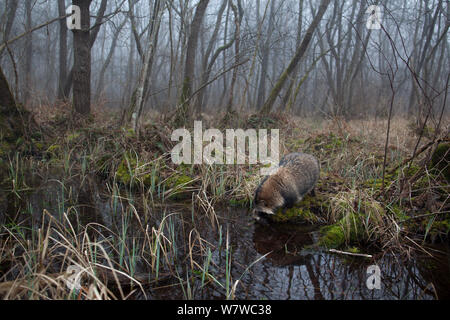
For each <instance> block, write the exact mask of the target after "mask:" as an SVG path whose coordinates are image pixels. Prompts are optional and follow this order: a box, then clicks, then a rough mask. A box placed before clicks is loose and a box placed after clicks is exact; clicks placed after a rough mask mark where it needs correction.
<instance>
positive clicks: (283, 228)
mask: <svg viewBox="0 0 450 320" xmlns="http://www.w3.org/2000/svg"><path fill="white" fill-rule="evenodd" d="M87 185H88V186H89V187H88V188H87V191H86V190H84V191H83V192H75V191H74V190H75V189H72V188H68V187H67V186H66V187H64V188H62V187H61V184H60V183H59V182H48V183H47V184H45V185H44V186H42V187H40V188H38V190H37V191H36V192H34V193H31V194H30V195H29V196H27V198H26V199H22V202H21V203H22V209H21V210H25V211H27V212H28V213H29V214H30V216H31V217H33V219H36V220H39V217H40V216H41V212H42V210H43V209H45V208H47V209H48V210H49V211H52V208H53V209H54V210H53V212H61V211H64V207H66V208H67V207H68V206H69V205H72V206H74V207H76V208H77V215H76V219H75V220H74V221H76V223H78V224H80V225H86V224H88V223H90V222H96V223H99V224H102V225H104V226H106V227H107V228H109V229H111V230H118V231H120V230H123V224H124V219H123V217H122V218H121V217H120V214H119V215H118V212H122V213H123V212H126V211H127V210H124V205H123V204H122V202H115V201H111V196H110V193H109V195H108V193H107V192H105V191H100V190H102V187H99V186H98V185H95V184H94V185H92V184H87ZM63 190H64V191H63ZM63 192H64V193H66V194H65V195H64V194H63ZM68 192H70V193H72V194H71V199H72V200H71V203H68V201H61V199H64V198H65V197H66V196H67V193H68ZM74 194H76V196H74ZM73 199H76V201H77V203H73ZM136 202H137V201H136ZM61 207H63V208H61ZM1 210H2V211H8V212H9V213H10V212H12V211H13V206H12V205H11V204H9V205H6V206H5V205H3V206H2V207H1ZM163 211H164V215H165V216H167V215H168V214H171V213H175V214H174V217H177V218H176V220H174V222H173V224H172V227H173V228H174V230H173V232H174V234H175V235H174V239H177V241H178V242H179V243H178V246H179V247H180V248H184V251H183V250H182V249H179V250H178V252H179V253H180V257H179V259H178V261H182V262H181V263H179V265H178V266H177V267H175V270H176V271H177V272H178V276H179V278H183V279H186V276H187V275H189V271H188V267H187V266H188V265H189V260H188V259H187V258H186V257H187V253H186V252H187V251H188V250H187V249H186V247H187V241H188V237H189V234H190V231H191V230H192V229H193V228H194V227H195V230H196V232H197V233H198V234H199V235H201V238H202V239H204V240H205V243H208V244H209V246H208V248H210V261H211V263H210V265H211V269H210V272H211V273H212V274H216V275H217V277H216V279H217V281H218V282H221V283H222V284H224V283H225V282H224V281H225V280H224V268H225V267H224V266H225V265H226V262H227V261H228V262H229V260H227V259H231V263H230V265H231V279H232V280H231V284H232V285H233V284H236V281H237V280H239V281H238V282H237V284H236V290H235V297H236V298H238V299H307V300H317V299H436V298H438V299H449V298H450V272H449V271H450V268H449V253H448V251H449V249H448V245H441V246H440V247H436V248H430V250H432V252H433V255H434V256H435V257H434V258H430V257H427V256H426V255H425V254H421V255H415V256H414V258H412V259H410V260H409V261H408V262H405V261H400V260H399V258H398V257H397V256H395V255H391V254H382V253H376V254H374V255H373V258H366V257H353V256H347V255H343V254H339V253H332V252H329V251H326V250H319V249H311V247H312V246H311V245H313V244H314V243H315V241H316V240H317V234H318V231H317V228H318V227H317V226H297V225H289V224H284V225H259V224H256V223H255V222H254V220H253V219H252V218H251V217H250V215H249V213H248V210H246V209H236V208H228V209H222V210H220V211H219V210H218V211H216V212H215V215H216V216H217V221H218V224H217V225H216V227H215V228H213V227H211V220H210V218H208V217H207V215H205V214H204V213H199V211H198V212H197V209H195V210H193V211H192V210H190V209H189V208H187V207H185V206H165V207H164V208H161V209H160V210H158V209H153V212H154V216H152V217H151V218H149V219H147V220H146V221H145V222H142V221H141V222H139V223H141V224H142V223H147V224H149V225H156V226H157V225H158V223H160V221H161V219H162V217H161V212H163ZM54 214H56V213H54ZM158 215H159V216H158ZM197 215H202V218H199V217H197ZM194 216H195V219H194ZM9 219H10V217H9V218H8V217H7V216H6V215H5V214H3V213H2V214H1V215H0V223H1V224H4V223H8V220H9ZM133 219H134V218H130V219H128V220H127V221H128V222H127V224H128V226H127V230H128V231H129V233H128V234H127V236H126V238H127V241H135V240H133V238H134V239H139V237H140V235H139V228H133V221H135V220H133ZM194 220H195V221H194ZM38 224H39V222H38ZM217 226H220V227H217ZM181 229H182V230H181ZM227 239H228V245H229V247H228V248H229V253H230V255H229V257H227V256H226V250H225V248H226V243H227ZM368 253H369V252H368ZM144 258H145V257H144ZM182 258H184V260H183V259H182ZM144 260H145V259H138V260H137V262H136V265H135V272H136V273H140V274H145V273H149V267H148V265H146V264H145V263H143V261H144ZM199 261H202V260H201V259H200V260H199ZM255 261H257V262H256V263H255ZM371 265H376V266H378V267H379V269H380V288H379V289H376V288H374V289H369V288H368V286H367V279H368V277H369V276H370V275H371V274H369V273H368V272H367V271H368V267H369V266H371ZM249 266H251V267H250V268H249ZM190 276H191V277H193V276H195V274H193V273H192V271H191V274H190ZM197 278H198V274H197ZM199 283H200V281H196V282H195V281H194V282H193V285H192V287H191V288H190V290H191V297H193V298H196V299H223V298H224V297H225V294H226V288H225V285H223V286H218V285H212V284H209V285H205V286H203V285H199ZM144 288H145V290H146V291H147V292H146V294H145V295H144V294H143V293H139V292H138V293H136V294H135V295H134V296H133V298H135V299H143V298H152V299H183V298H186V291H185V289H184V288H181V286H180V283H179V282H178V281H177V280H176V279H170V277H169V278H167V279H166V281H165V282H162V283H158V284H156V285H148V286H146V287H145V286H144Z"/></svg>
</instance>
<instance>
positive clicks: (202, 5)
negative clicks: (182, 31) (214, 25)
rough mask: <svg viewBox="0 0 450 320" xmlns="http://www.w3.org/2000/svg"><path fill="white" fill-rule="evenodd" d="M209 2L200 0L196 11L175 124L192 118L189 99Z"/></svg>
mask: <svg viewBox="0 0 450 320" xmlns="http://www.w3.org/2000/svg"><path fill="white" fill-rule="evenodd" d="M208 3H209V0H200V1H199V2H198V5H197V8H196V10H195V14H194V18H193V19H192V23H191V28H190V33H189V39H188V43H187V49H186V64H185V67H184V77H183V88H182V90H181V97H180V107H179V108H178V111H177V116H176V119H175V123H178V124H182V123H185V121H186V119H187V118H190V117H191V113H192V110H190V109H191V108H190V104H189V103H188V99H189V98H190V96H191V94H192V86H193V80H194V71H195V54H196V51H197V43H198V34H199V32H200V27H201V25H202V22H203V16H204V15H205V12H206V8H207V6H208Z"/></svg>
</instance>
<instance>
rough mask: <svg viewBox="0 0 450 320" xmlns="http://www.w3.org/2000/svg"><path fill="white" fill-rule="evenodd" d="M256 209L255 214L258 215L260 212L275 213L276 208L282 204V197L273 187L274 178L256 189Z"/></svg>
mask: <svg viewBox="0 0 450 320" xmlns="http://www.w3.org/2000/svg"><path fill="white" fill-rule="evenodd" d="M254 202H255V209H254V211H253V214H254V215H255V216H258V215H259V214H261V213H263V214H275V210H276V209H277V208H278V207H280V206H282V205H283V203H282V199H280V195H279V193H278V192H276V189H275V188H274V187H273V181H272V179H270V178H269V179H267V180H266V181H264V182H263V183H262V184H261V186H260V187H259V188H258V189H257V190H256V193H255V201H254Z"/></svg>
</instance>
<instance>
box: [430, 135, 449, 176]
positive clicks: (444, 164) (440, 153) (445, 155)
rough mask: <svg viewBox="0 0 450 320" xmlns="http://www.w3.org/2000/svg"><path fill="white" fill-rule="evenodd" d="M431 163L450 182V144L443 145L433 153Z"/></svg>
mask: <svg viewBox="0 0 450 320" xmlns="http://www.w3.org/2000/svg"><path fill="white" fill-rule="evenodd" d="M431 163H432V165H433V167H434V168H435V169H438V170H439V171H441V172H442V175H443V176H444V177H445V179H446V180H447V181H448V182H450V143H441V144H439V145H438V147H437V148H436V150H435V151H434V152H433V155H432V157H431Z"/></svg>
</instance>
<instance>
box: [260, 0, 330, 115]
mask: <svg viewBox="0 0 450 320" xmlns="http://www.w3.org/2000/svg"><path fill="white" fill-rule="evenodd" d="M330 1H331V0H322V2H321V3H320V6H319V10H318V12H317V14H316V16H315V17H314V19H313V21H312V22H311V25H310V26H309V27H308V29H307V30H306V33H305V36H304V38H303V40H302V43H301V44H300V46H299V47H298V48H297V51H296V53H295V55H294V57H293V58H292V60H291V62H290V63H289V65H288V67H287V69H286V70H285V71H284V72H283V73H282V74H281V76H280V78H279V79H278V80H277V82H276V84H275V86H274V88H273V89H272V91H271V93H270V95H269V98H268V99H267V101H266V102H265V103H264V105H263V107H262V109H261V113H262V114H269V113H270V111H271V110H272V107H273V104H274V103H275V100H276V98H277V97H278V94H279V93H280V91H281V89H282V88H283V86H284V84H285V83H286V80H287V79H288V77H289V76H290V74H291V73H292V72H293V71H294V70H295V68H296V66H297V64H298V62H299V61H300V59H301V58H302V57H303V55H304V54H305V52H306V49H308V45H309V43H310V42H311V39H312V36H313V33H314V31H315V30H316V28H317V26H318V25H319V23H320V20H321V19H322V17H323V15H324V14H325V11H326V10H327V8H328V5H329V4H330Z"/></svg>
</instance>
